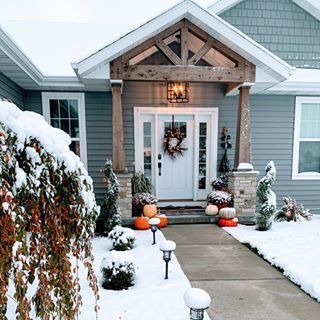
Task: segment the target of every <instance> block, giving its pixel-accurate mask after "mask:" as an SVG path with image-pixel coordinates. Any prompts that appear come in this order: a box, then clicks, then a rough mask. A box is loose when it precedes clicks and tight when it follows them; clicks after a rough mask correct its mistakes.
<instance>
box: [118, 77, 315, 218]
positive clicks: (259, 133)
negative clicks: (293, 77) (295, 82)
mask: <svg viewBox="0 0 320 320" xmlns="http://www.w3.org/2000/svg"><path fill="white" fill-rule="evenodd" d="M165 90H166V86H165V84H164V83H138V82H129V83H127V82H126V83H125V85H124V94H123V114H124V125H125V128H124V130H125V149H126V157H127V166H128V168H129V170H130V171H132V170H133V164H134V138H133V133H134V128H133V107H159V106H162V107H163V106H168V102H167V101H166V98H164V97H166V91H165ZM160 97H161V98H160ZM190 97H191V100H190V103H188V104H185V105H179V108H187V107H218V108H219V133H220V132H221V129H222V128H223V127H224V126H226V127H228V128H229V133H230V135H231V139H232V140H231V143H232V149H231V150H229V152H228V154H229V159H230V162H231V164H233V159H234V147H235V134H236V119H237V103H238V101H237V97H228V98H226V97H224V95H223V87H222V86H219V85H217V84H196V83H192V84H191V85H190ZM251 106H252V155H253V165H254V168H255V169H256V170H258V171H260V177H261V176H262V175H263V174H264V169H265V166H266V165H267V163H268V162H269V161H270V160H273V161H274V162H275V165H276V168H277V181H276V183H275V185H274V190H275V192H276V193H277V200H278V205H279V206H281V205H282V198H283V197H284V196H285V195H291V196H293V197H295V198H296V199H297V200H298V201H299V202H302V203H303V204H304V205H305V206H306V207H308V208H311V209H313V211H314V212H318V213H320V197H319V194H320V181H297V180H292V179H291V174H292V158H293V155H292V152H293V133H294V109H295V97H294V96H281V95H277V96H269V95H268V96H265V95H253V96H251ZM219 139H220V135H219ZM218 142H219V144H220V140H219V141H218ZM218 150H219V151H218V165H219V162H220V160H221V158H222V155H223V149H222V148H220V146H219V145H218Z"/></svg>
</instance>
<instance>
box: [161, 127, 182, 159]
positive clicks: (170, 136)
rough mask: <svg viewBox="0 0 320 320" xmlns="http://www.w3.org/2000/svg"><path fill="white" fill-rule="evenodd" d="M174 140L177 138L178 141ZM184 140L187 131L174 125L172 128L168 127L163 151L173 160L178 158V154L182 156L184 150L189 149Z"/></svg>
mask: <svg viewBox="0 0 320 320" xmlns="http://www.w3.org/2000/svg"><path fill="white" fill-rule="evenodd" d="M174 140H176V143H175V142H174ZM184 140H185V133H183V132H181V131H180V129H178V128H174V127H173V125H172V128H171V129H168V130H167V131H166V133H165V135H164V140H163V152H164V153H165V154H167V155H169V157H170V158H171V159H173V160H174V159H176V158H177V156H178V155H180V156H182V155H183V151H186V150H188V148H186V147H185V146H184V144H183V142H184Z"/></svg>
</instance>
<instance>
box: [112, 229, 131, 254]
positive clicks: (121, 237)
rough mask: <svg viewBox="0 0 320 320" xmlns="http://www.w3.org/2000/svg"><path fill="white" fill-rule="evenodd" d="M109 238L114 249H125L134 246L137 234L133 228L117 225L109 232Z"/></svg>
mask: <svg viewBox="0 0 320 320" xmlns="http://www.w3.org/2000/svg"><path fill="white" fill-rule="evenodd" d="M108 238H109V239H110V240H111V241H112V245H113V249H114V250H117V251H125V250H131V249H132V248H133V246H134V243H135V241H136V234H135V232H134V231H133V230H132V229H129V228H123V227H120V226H116V227H115V228H114V229H113V230H112V231H110V232H109V235H108Z"/></svg>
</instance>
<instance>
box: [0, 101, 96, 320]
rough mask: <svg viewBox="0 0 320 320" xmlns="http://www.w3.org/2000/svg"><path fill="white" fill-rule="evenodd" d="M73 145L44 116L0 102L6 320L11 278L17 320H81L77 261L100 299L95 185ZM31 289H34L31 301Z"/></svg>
mask: <svg viewBox="0 0 320 320" xmlns="http://www.w3.org/2000/svg"><path fill="white" fill-rule="evenodd" d="M69 144H70V138H69V136H68V135H67V134H65V133H64V132H62V131H61V130H59V129H55V128H52V127H51V126H49V125H48V124H47V123H46V122H45V121H44V119H43V117H41V116H40V115H37V114H35V113H33V112H23V111H21V110H20V109H18V108H17V107H16V106H15V105H14V104H12V103H9V102H5V101H0V149H1V153H0V261H1V263H0V281H1V282H0V284H1V285H0V318H1V319H6V318H5V316H6V309H7V302H8V286H9V280H10V279H11V275H13V277H12V278H13V282H14V286H15V294H14V299H15V300H16V302H17V308H16V319H31V317H30V312H31V310H32V309H33V310H35V313H36V315H37V317H39V318H41V319H45V320H47V319H52V318H54V319H55V318H59V319H68V320H69V319H76V318H77V316H78V314H79V313H80V308H81V304H82V302H81V295H80V285H79V278H78V268H79V266H78V264H79V262H81V263H83V264H84V265H85V266H86V268H87V278H88V281H89V285H90V287H91V288H92V290H93V292H94V295H95V297H96V301H97V300H98V285H97V280H96V277H95V275H94V271H93V265H92V264H93V255H92V245H91V239H92V237H93V235H94V228H95V220H96V218H97V216H98V213H99V207H97V205H96V202H95V196H94V193H93V188H92V180H91V178H90V177H89V176H88V174H87V172H86V170H85V168H84V166H83V164H82V163H81V161H80V159H79V158H78V157H77V156H76V155H75V154H74V153H73V152H71V151H70V150H69ZM70 256H73V257H75V260H76V263H74V264H72V263H71V260H70ZM34 282H35V284H36V285H37V290H36V293H35V294H34V296H33V297H29V295H28V288H29V285H30V284H32V283H34ZM96 309H97V306H96Z"/></svg>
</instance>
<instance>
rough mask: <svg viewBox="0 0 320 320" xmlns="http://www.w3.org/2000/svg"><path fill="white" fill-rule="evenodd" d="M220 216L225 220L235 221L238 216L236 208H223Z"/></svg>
mask: <svg viewBox="0 0 320 320" xmlns="http://www.w3.org/2000/svg"><path fill="white" fill-rule="evenodd" d="M219 216H220V217H221V218H224V219H233V218H234V217H235V216H236V209H235V208H222V209H220V211H219Z"/></svg>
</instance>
